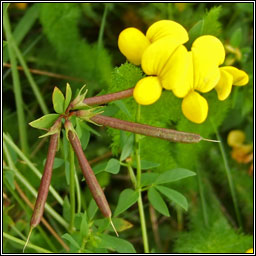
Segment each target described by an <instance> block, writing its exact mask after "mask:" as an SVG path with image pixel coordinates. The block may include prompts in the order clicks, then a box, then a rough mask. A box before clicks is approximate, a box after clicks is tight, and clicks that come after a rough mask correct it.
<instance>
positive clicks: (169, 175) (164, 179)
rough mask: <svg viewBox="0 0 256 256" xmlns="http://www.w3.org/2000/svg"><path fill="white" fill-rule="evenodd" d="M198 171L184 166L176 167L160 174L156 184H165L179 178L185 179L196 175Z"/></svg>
mask: <svg viewBox="0 0 256 256" xmlns="http://www.w3.org/2000/svg"><path fill="white" fill-rule="evenodd" d="M195 175H196V173H195V172H192V171H190V170H187V169H183V168H175V169H172V170H169V171H166V172H163V173H162V174H160V176H159V177H158V178H157V179H156V181H155V182H154V184H165V183H169V182H174V181H177V180H181V179H185V178H187V177H191V176H195Z"/></svg>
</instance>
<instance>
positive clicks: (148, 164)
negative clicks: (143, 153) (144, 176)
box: [132, 159, 160, 170]
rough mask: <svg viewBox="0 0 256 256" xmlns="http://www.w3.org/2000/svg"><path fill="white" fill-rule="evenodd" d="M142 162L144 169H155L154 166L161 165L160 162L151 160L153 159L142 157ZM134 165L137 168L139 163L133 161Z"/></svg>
mask: <svg viewBox="0 0 256 256" xmlns="http://www.w3.org/2000/svg"><path fill="white" fill-rule="evenodd" d="M140 164H141V169H142V170H149V169H153V168H156V167H158V166H160V164H159V163H155V162H151V161H148V160H143V159H141V161H140ZM132 166H133V167H135V168H136V167H137V163H136V162H133V164H132Z"/></svg>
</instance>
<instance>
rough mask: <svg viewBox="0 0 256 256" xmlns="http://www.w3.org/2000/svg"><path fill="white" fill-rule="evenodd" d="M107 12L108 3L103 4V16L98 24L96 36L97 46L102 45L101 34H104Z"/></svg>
mask: <svg viewBox="0 0 256 256" xmlns="http://www.w3.org/2000/svg"><path fill="white" fill-rule="evenodd" d="M107 13H108V5H107V4H105V8H104V13H103V17H102V20H101V24H100V31H99V37H98V48H101V47H102V46H103V34H104V28H105V24H106V18H107Z"/></svg>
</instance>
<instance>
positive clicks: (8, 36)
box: [3, 11, 29, 155]
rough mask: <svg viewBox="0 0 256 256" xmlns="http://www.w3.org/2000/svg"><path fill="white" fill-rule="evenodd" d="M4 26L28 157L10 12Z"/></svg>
mask: <svg viewBox="0 0 256 256" xmlns="http://www.w3.org/2000/svg"><path fill="white" fill-rule="evenodd" d="M3 25H4V30H5V34H6V39H7V41H8V52H9V56H10V62H11V65H12V80H13V90H14V96H15V103H16V110H17V118H18V129H19V138H20V144H21V149H22V151H23V152H24V153H25V154H26V155H28V153H29V147H28V141H27V127H26V123H27V122H26V120H25V115H24V110H23V105H24V103H23V100H22V94H21V87H20V79H19V72H18V69H17V61H16V56H15V53H14V43H15V42H14V38H13V36H12V32H11V25H10V21H9V17H8V12H7V11H6V12H5V14H4V16H3Z"/></svg>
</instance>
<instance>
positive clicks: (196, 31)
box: [188, 20, 204, 48]
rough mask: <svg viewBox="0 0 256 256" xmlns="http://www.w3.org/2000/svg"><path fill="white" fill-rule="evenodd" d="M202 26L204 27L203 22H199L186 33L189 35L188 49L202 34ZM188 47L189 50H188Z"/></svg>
mask: <svg viewBox="0 0 256 256" xmlns="http://www.w3.org/2000/svg"><path fill="white" fill-rule="evenodd" d="M203 26H204V21H203V20H199V21H198V22H197V23H196V24H195V25H194V26H193V27H192V28H191V29H190V30H189V32H188V35H189V42H190V47H191V45H192V43H193V42H194V41H195V39H196V38H197V37H199V36H201V35H202V32H203ZM190 47H189V48H190Z"/></svg>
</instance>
